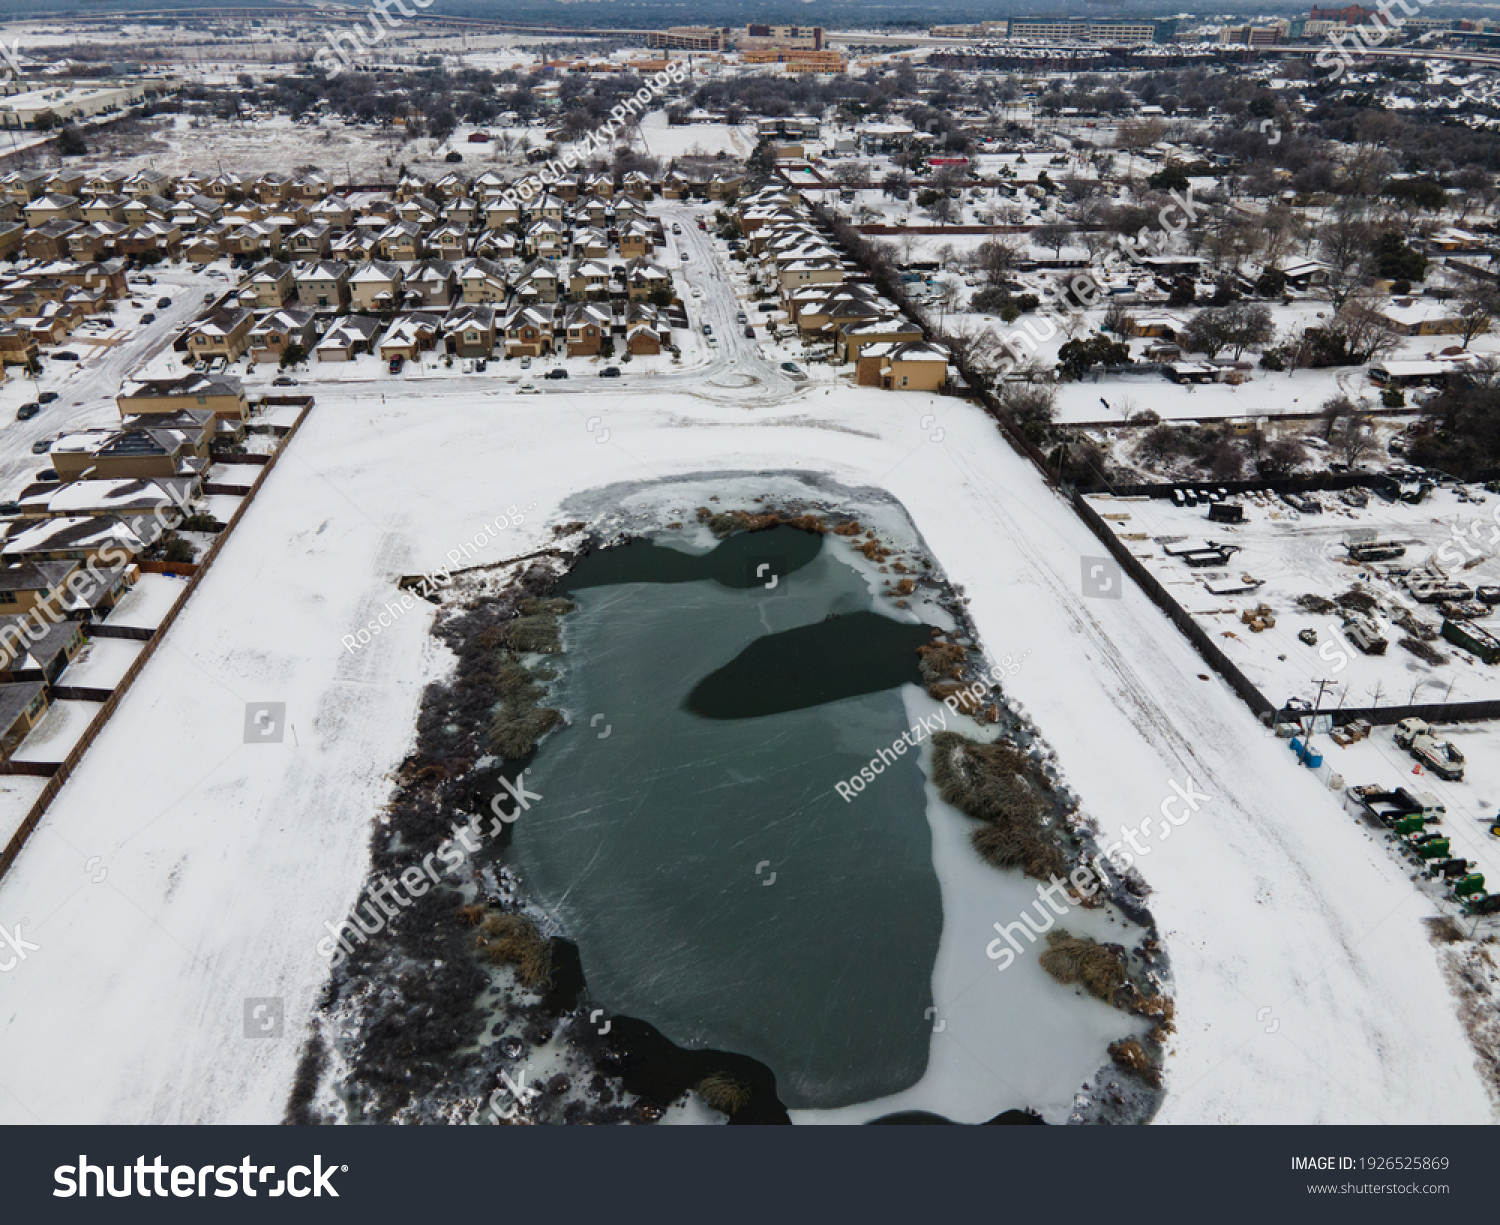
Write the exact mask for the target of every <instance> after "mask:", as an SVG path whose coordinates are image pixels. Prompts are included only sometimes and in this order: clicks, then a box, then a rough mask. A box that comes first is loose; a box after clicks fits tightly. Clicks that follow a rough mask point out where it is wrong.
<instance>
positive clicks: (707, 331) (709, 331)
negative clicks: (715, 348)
mask: <svg viewBox="0 0 1500 1225" xmlns="http://www.w3.org/2000/svg"><path fill="white" fill-rule="evenodd" d="M703 334H704V335H705V336H712V335H713V334H714V325H713V324H711V323H705V324H704V325H703Z"/></svg>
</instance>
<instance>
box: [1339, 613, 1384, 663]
mask: <svg viewBox="0 0 1500 1225" xmlns="http://www.w3.org/2000/svg"><path fill="white" fill-rule="evenodd" d="M1344 636H1345V637H1346V638H1348V639H1349V641H1350V642H1352V643H1353V644H1354V645H1355V646H1357V647H1358V648H1359V649H1360V650H1361V651H1363V652H1364V653H1365V654H1366V655H1384V654H1385V649H1386V647H1387V646H1389V645H1390V644H1389V643H1388V642H1387V641H1386V638H1385V635H1384V634H1382V633H1381V632H1380V627H1379V626H1378V625H1376V624H1375V621H1374V619H1373V618H1371V617H1367V616H1365V615H1364V614H1363V613H1352V612H1351V613H1345V614H1344Z"/></svg>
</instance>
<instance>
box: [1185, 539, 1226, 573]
mask: <svg viewBox="0 0 1500 1225" xmlns="http://www.w3.org/2000/svg"><path fill="white" fill-rule="evenodd" d="M1239 551H1240V550H1239V546H1238V545H1232V544H1229V545H1220V546H1219V547H1218V548H1215V549H1205V550H1203V551H1202V552H1201V553H1179V554H1178V556H1177V560H1178V561H1183V562H1186V563H1187V564H1188V565H1190V566H1193V567H1194V568H1196V569H1200V570H1201V569H1207V568H1208V567H1210V566H1226V565H1228V564H1229V559H1230V558H1231V557H1232V556H1234V554H1236V553H1238V552H1239Z"/></svg>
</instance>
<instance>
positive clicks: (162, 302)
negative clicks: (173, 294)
mask: <svg viewBox="0 0 1500 1225" xmlns="http://www.w3.org/2000/svg"><path fill="white" fill-rule="evenodd" d="M171 305H172V299H171V298H157V299H156V309H157V310H159V311H164V310H166V309H167V307H169V306H171Z"/></svg>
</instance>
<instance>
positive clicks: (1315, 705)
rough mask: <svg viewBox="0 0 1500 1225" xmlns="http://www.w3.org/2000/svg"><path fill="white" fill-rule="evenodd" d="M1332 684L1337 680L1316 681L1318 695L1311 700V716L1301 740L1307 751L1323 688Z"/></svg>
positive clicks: (1321, 699)
mask: <svg viewBox="0 0 1500 1225" xmlns="http://www.w3.org/2000/svg"><path fill="white" fill-rule="evenodd" d="M1333 684H1337V682H1336V681H1330V680H1320V681H1319V682H1318V696H1317V698H1316V699H1314V701H1313V709H1312V718H1310V719H1309V720H1308V721H1307V739H1306V740H1305V741H1303V748H1304V749H1305V750H1306V751H1307V752H1308V753H1311V752H1312V738H1313V729H1314V728H1316V727H1317V725H1318V711H1319V710H1320V709H1321V708H1322V705H1323V690H1324V689H1326V688H1328V686H1329V685H1333ZM1340 705H1342V703H1340Z"/></svg>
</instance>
